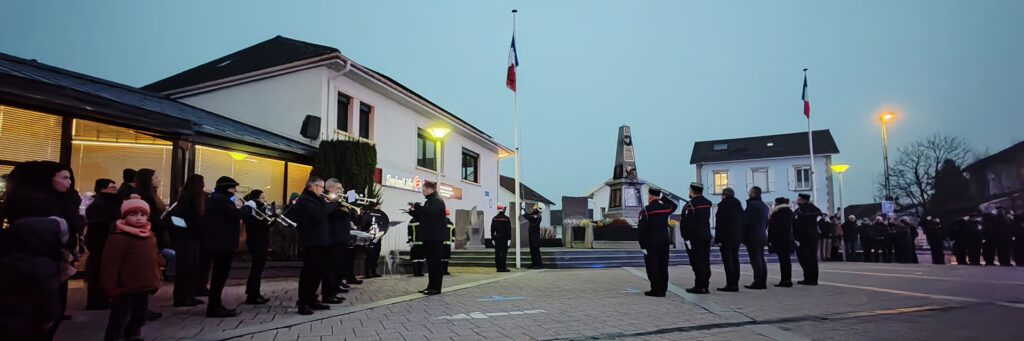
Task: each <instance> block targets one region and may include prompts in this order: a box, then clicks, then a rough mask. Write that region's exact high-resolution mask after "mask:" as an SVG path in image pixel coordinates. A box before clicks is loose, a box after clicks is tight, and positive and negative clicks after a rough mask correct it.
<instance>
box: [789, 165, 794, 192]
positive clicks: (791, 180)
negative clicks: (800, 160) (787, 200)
mask: <svg viewBox="0 0 1024 341" xmlns="http://www.w3.org/2000/svg"><path fill="white" fill-rule="evenodd" d="M789 190H790V191H795V190H796V168H793V167H789Z"/></svg>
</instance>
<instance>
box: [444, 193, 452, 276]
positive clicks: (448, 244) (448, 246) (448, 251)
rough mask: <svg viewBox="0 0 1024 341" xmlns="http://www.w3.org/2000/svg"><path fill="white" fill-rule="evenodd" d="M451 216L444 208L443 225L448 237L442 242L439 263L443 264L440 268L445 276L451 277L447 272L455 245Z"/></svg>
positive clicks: (450, 212)
mask: <svg viewBox="0 0 1024 341" xmlns="http://www.w3.org/2000/svg"><path fill="white" fill-rule="evenodd" d="M451 215H452V211H450V210H448V209H447V208H446V209H445V210H444V221H445V225H446V226H448V236H449V237H448V240H446V241H444V249H443V250H442V251H441V252H442V253H441V263H443V264H444V265H442V267H443V268H444V274H445V275H446V276H451V275H452V273H451V272H448V265H449V264H451V262H452V247H454V246H453V245H455V223H453V222H452V219H451V218H450V217H451Z"/></svg>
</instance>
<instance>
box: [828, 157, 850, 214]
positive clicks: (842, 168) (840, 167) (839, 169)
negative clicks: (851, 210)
mask: <svg viewBox="0 0 1024 341" xmlns="http://www.w3.org/2000/svg"><path fill="white" fill-rule="evenodd" d="M847 169H850V165H846V164H841V163H837V164H834V165H832V171H833V172H836V174H839V216H840V217H843V219H846V216H845V215H844V214H845V212H844V210H843V187H844V186H843V173H846V170H847Z"/></svg>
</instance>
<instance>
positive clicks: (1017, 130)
mask: <svg viewBox="0 0 1024 341" xmlns="http://www.w3.org/2000/svg"><path fill="white" fill-rule="evenodd" d="M513 8H516V9H518V10H519V16H518V35H517V38H516V44H517V48H518V51H519V60H520V67H519V77H518V87H519V101H520V109H521V117H522V155H523V159H522V160H523V166H522V169H523V181H524V182H525V183H526V184H528V185H529V186H531V187H533V188H534V189H536V190H538V191H539V192H541V193H542V194H543V195H545V196H547V197H549V198H551V199H552V200H554V201H556V202H560V201H561V200H559V198H560V197H561V196H563V195H567V196H581V195H585V194H586V193H587V192H589V191H590V190H591V189H593V188H595V187H597V186H598V185H600V184H601V183H602V182H603V181H605V180H607V179H608V178H609V177H611V174H612V167H613V163H614V158H615V140H616V134H617V128H618V127H619V126H620V125H623V124H626V125H629V126H631V127H632V130H633V141H634V146H635V148H636V155H637V169H638V173H639V175H640V177H641V178H644V179H646V180H648V181H650V182H653V183H656V184H658V185H660V186H662V187H666V188H667V189H669V190H671V191H674V192H677V193H683V192H684V191H685V188H686V184H688V183H689V182H691V181H694V180H695V167H694V166H693V165H690V164H689V158H690V153H691V150H692V147H693V142H695V141H702V140H714V139H724V138H734V137H745V136H756V135H767V134H778V133H789V132H799V131H806V129H807V126H806V124H807V123H806V120H805V119H804V116H803V115H802V108H803V106H802V102H801V101H800V97H799V96H800V90H801V86H802V80H803V79H802V77H803V74H802V71H801V70H802V69H803V68H808V69H810V70H809V72H808V77H809V83H810V84H809V85H810V96H811V104H812V120H811V122H812V124H813V126H814V128H815V129H831V131H832V134H833V135H834V136H835V139H836V142H837V144H838V145H839V149H840V154H839V155H837V156H835V157H834V158H833V160H834V161H835V162H842V163H848V164H850V165H851V167H850V169H849V171H848V172H847V173H846V179H845V180H846V186H845V199H846V204H852V203H865V202H871V201H873V200H874V198H873V190H872V183H873V179H875V178H876V177H877V176H878V175H879V174H880V173H881V172H882V157H881V150H882V145H881V137H880V136H881V134H880V129H879V123H878V121H877V115H878V114H879V113H880V112H883V111H894V112H896V113H897V114H898V118H897V119H896V120H895V121H894V122H893V123H891V125H890V128H889V140H890V141H889V142H890V146H891V151H892V152H893V155H892V157H893V158H895V157H896V154H895V149H896V148H898V147H900V146H903V145H906V144H909V143H910V142H912V141H913V140H915V139H919V138H922V137H925V136H928V135H930V134H933V133H936V132H939V133H944V134H950V135H956V136H961V137H963V138H964V139H966V140H967V141H968V142H969V143H970V144H971V145H972V146H973V147H974V148H976V149H978V150H982V151H984V150H988V151H989V152H996V151H998V150H1001V149H1003V148H1005V147H1007V146H1009V145H1011V144H1013V143H1015V142H1018V141H1020V140H1022V139H1024V109H1021V108H1024V86H1022V85H1021V84H1022V83H1021V80H1022V79H1024V64H1022V63H1024V1H1012V0H1009V1H998V0H985V1H944V0H938V1H935V0H902V1H877V0H868V1H642V0H634V1H592V0H588V1H583V0H575V1H569V0H566V1H470V0H464V1H441V0H433V1H251V0H250V1H159V2H158V1H52V0H35V1H4V3H3V4H0V52H3V53H8V54H12V55H15V56H19V57H23V58H30V59H37V60H39V61H40V62H43V63H47V64H50V65H54V66H58V67H62V68H66V69H70V70H74V71H77V72H82V73H86V74H90V75H93V76H97V77H101V78H105V79H109V80H112V81H116V82H121V83H125V84H129V85H134V86H142V85H145V84H149V83H151V82H153V81H156V80H159V79H162V78H165V77H167V76H170V75H172V74H175V73H177V72H180V71H182V70H185V69H188V68H191V67H193V66H196V65H199V64H201V63H205V62H207V61H210V60H212V59H214V58H217V57H220V56H223V55H226V54H228V53H231V52H234V51H236V50H239V49H242V48H245V47H247V46H250V45H252V44H255V43H258V42H261V41H263V40H266V39H269V38H271V37H273V36H276V35H283V36H286V37H290V38H295V39H299V40H305V41H309V42H313V43H318V44H323V45H328V46H333V47H336V48H338V49H340V50H341V51H342V53H343V54H345V55H347V56H349V57H351V58H353V59H354V60H355V61H357V62H359V63H361V64H363V65H366V66H369V67H371V68H373V69H375V70H378V71H380V72H382V73H384V74H387V75H389V76H391V77H392V78H394V79H397V80H398V81H399V82H401V83H402V84H404V85H406V86H408V87H410V88H412V89H414V90H415V91H416V92H418V93H420V94H422V95H424V96H425V97H427V98H429V99H431V100H432V101H433V102H435V103H438V104H439V105H441V106H442V107H444V108H446V109H448V110H449V111H451V112H453V113H455V114H456V115H458V116H460V117H461V118H463V119H465V120H466V121H468V122H470V123H472V124H473V125H475V126H477V127H479V128H480V129H482V130H483V131H485V132H487V133H488V134H490V135H492V136H494V137H495V138H496V139H497V140H498V141H500V142H501V143H503V144H505V145H506V146H512V145H513V141H514V140H513V136H514V135H513V134H514V129H513V123H514V121H513V113H514V109H513V96H512V93H511V92H510V91H509V90H507V89H506V88H505V71H506V65H507V60H508V59H507V58H508V45H509V40H510V38H511V34H512V17H511V13H510V11H511V9H513ZM511 165H512V162H505V163H504V164H503V165H502V170H503V173H505V174H509V175H511V173H512V168H511ZM819 171H820V170H819Z"/></svg>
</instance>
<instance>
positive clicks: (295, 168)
mask: <svg viewBox="0 0 1024 341" xmlns="http://www.w3.org/2000/svg"><path fill="white" fill-rule="evenodd" d="M312 171H313V167H312V166H307V165H304V164H301V163H294V162H289V163H288V190H287V195H288V196H289V197H288V198H290V197H291V195H292V193H296V194H302V190H303V189H305V188H306V180H309V173H310V172H312ZM288 198H285V200H287V199H288ZM270 200H277V198H272V199H270Z"/></svg>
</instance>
